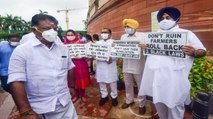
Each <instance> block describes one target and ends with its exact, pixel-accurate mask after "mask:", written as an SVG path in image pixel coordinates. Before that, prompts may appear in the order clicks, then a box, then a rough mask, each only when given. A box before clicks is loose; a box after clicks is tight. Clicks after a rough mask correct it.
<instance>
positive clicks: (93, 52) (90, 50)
mask: <svg viewBox="0 0 213 119" xmlns="http://www.w3.org/2000/svg"><path fill="white" fill-rule="evenodd" d="M109 50H110V46H107V45H100V44H87V52H86V54H87V57H94V58H95V59H97V60H101V61H108V60H109V55H110V51H109Z"/></svg>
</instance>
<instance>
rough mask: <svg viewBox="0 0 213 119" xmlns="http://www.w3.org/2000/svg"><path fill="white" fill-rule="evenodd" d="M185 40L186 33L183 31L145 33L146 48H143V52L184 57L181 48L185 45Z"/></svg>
mask: <svg viewBox="0 0 213 119" xmlns="http://www.w3.org/2000/svg"><path fill="white" fill-rule="evenodd" d="M186 42H187V33H185V32H163V33H162V32H161V33H147V34H146V36H145V44H147V46H148V48H147V49H145V50H144V54H145V55H163V56H170V57H179V58H185V57H186V54H185V53H183V52H182V50H181V48H182V46H183V45H186Z"/></svg>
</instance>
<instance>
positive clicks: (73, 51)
mask: <svg viewBox="0 0 213 119" xmlns="http://www.w3.org/2000/svg"><path fill="white" fill-rule="evenodd" d="M66 46H67V48H68V49H69V52H70V56H71V58H82V57H86V45H85V44H68V45H66Z"/></svg>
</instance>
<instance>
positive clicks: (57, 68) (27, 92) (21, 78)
mask: <svg viewBox="0 0 213 119" xmlns="http://www.w3.org/2000/svg"><path fill="white" fill-rule="evenodd" d="M31 22H32V24H33V33H34V34H35V37H33V36H32V37H28V38H29V39H27V40H28V42H26V43H24V44H22V45H20V46H19V47H17V48H16V49H15V50H14V52H13V54H12V56H11V59H10V64H9V78H8V84H10V88H11V94H12V96H13V99H14V101H15V103H16V106H17V108H18V110H19V114H20V117H21V118H23V119H65V118H66V119H77V118H78V117H77V114H76V111H75V108H74V106H73V103H72V102H71V101H70V100H71V96H70V93H69V89H68V87H67V76H68V78H69V77H71V76H72V72H73V71H72V68H73V67H74V64H73V63H72V61H71V58H70V55H69V51H68V49H67V47H65V46H64V45H63V44H60V43H58V42H56V41H57V32H56V31H55V30H53V29H52V26H51V24H50V23H49V22H50V21H49V17H48V16H47V15H43V14H37V15H35V16H33V17H32V21H31Z"/></svg>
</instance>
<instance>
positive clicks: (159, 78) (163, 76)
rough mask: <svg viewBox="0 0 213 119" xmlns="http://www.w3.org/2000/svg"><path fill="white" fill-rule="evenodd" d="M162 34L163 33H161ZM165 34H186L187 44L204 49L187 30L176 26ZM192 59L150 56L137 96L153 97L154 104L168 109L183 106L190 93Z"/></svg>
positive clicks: (187, 57)
mask: <svg viewBox="0 0 213 119" xmlns="http://www.w3.org/2000/svg"><path fill="white" fill-rule="evenodd" d="M161 32H164V31H161ZM167 32H187V33H188V40H187V44H188V45H191V46H192V47H194V48H195V49H204V50H206V49H205V47H204V46H203V44H202V43H201V42H200V40H199V39H198V38H197V37H196V36H195V34H194V33H192V32H191V31H189V30H185V29H180V28H179V27H178V26H176V27H175V28H173V29H171V30H170V31H167ZM193 60H194V58H193V57H190V56H186V58H184V59H181V58H172V57H166V56H157V55H150V56H148V57H147V60H146V64H145V68H144V74H143V77H142V80H143V81H142V83H141V86H140V90H139V95H149V96H153V102H154V103H158V102H161V103H164V104H166V105H167V106H168V107H169V108H173V107H175V106H176V105H180V104H183V103H184V102H185V101H186V100H187V97H188V96H189V93H190V87H191V85H190V82H189V80H188V75H189V72H190V69H191V67H192V64H193Z"/></svg>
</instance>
